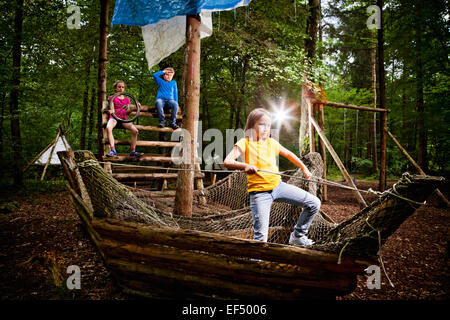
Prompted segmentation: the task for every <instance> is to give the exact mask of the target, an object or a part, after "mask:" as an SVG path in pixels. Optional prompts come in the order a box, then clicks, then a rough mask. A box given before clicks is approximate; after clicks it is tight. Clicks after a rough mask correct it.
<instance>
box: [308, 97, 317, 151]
mask: <svg viewBox="0 0 450 320" xmlns="http://www.w3.org/2000/svg"><path fill="white" fill-rule="evenodd" d="M307 105H308V129H309V152H316V139H315V133H314V126H313V125H312V124H311V118H312V119H314V116H315V112H314V108H315V105H314V104H313V103H311V99H310V98H307Z"/></svg>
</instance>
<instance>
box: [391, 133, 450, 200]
mask: <svg viewBox="0 0 450 320" xmlns="http://www.w3.org/2000/svg"><path fill="white" fill-rule="evenodd" d="M386 133H387V134H388V136H389V137H390V138H391V139H392V141H394V143H395V145H396V146H397V147H398V148H399V149H400V151H401V152H402V153H403V155H404V156H405V157H406V159H408V160H409V162H411V163H412V165H413V166H414V167H415V168H416V169H417V171H419V173H420V174H422V175H424V176H426V175H427V174H426V173H425V172H424V171H423V170H422V168H421V167H420V166H419V165H418V164H417V162H416V161H414V159H413V158H412V157H411V156H410V155H409V153H408V152H407V151H406V149H405V148H403V146H402V145H401V144H400V142H398V140H397V139H396V138H395V137H394V135H393V134H392V133H391V132H390V131H389V130H386ZM436 194H437V195H438V196H439V198H441V200H442V201H444V203H445V204H446V205H447V207H450V202H449V201H448V199H447V198H446V197H445V196H444V195H443V194H442V192H441V191H440V190H439V189H436Z"/></svg>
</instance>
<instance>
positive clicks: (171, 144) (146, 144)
mask: <svg viewBox="0 0 450 320" xmlns="http://www.w3.org/2000/svg"><path fill="white" fill-rule="evenodd" d="M130 143H131V140H114V144H116V145H130ZM103 144H105V145H109V142H108V139H105V140H103ZM178 145H180V142H177V141H144V140H138V141H137V142H136V146H138V147H163V148H173V147H176V146H178Z"/></svg>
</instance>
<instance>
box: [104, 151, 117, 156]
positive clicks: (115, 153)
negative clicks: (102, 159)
mask: <svg viewBox="0 0 450 320" xmlns="http://www.w3.org/2000/svg"><path fill="white" fill-rule="evenodd" d="M106 156H107V157H115V156H117V152H116V150H115V149H111V151H110V152H109V153H108V154H107V155H106Z"/></svg>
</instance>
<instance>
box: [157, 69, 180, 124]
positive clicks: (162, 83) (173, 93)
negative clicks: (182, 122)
mask: <svg viewBox="0 0 450 320" xmlns="http://www.w3.org/2000/svg"><path fill="white" fill-rule="evenodd" d="M174 74H175V71H174V70H173V68H165V69H164V70H162V71H158V72H155V73H154V74H153V79H155V82H156V84H157V85H158V94H157V95H156V101H155V105H156V109H157V110H158V119H159V125H158V127H160V128H163V127H164V126H165V125H166V119H165V118H164V109H165V107H168V108H170V109H172V117H171V119H170V124H169V126H170V127H171V128H172V129H174V130H176V129H178V128H179V127H178V126H177V123H176V120H177V113H178V92H177V91H178V89H177V83H176V81H175V80H172V79H173V75H174ZM161 76H163V77H162V78H161Z"/></svg>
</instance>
